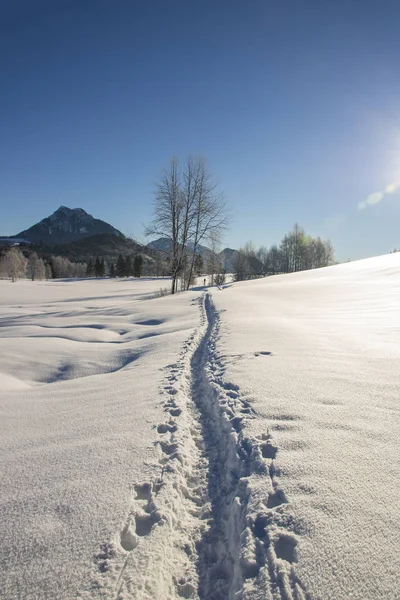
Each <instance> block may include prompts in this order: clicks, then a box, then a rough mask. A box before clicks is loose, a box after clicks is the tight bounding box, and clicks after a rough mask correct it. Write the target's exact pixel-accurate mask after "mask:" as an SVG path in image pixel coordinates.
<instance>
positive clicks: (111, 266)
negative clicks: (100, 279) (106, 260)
mask: <svg viewBox="0 0 400 600" xmlns="http://www.w3.org/2000/svg"><path fill="white" fill-rule="evenodd" d="M109 273H110V277H112V278H114V277H115V265H114V263H113V262H112V263H111V264H110V270H109Z"/></svg>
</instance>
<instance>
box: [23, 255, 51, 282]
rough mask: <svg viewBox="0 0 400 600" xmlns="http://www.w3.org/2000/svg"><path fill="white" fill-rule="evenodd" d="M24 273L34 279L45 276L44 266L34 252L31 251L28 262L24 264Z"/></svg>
mask: <svg viewBox="0 0 400 600" xmlns="http://www.w3.org/2000/svg"><path fill="white" fill-rule="evenodd" d="M26 274H27V276H28V277H30V278H31V279H32V281H35V279H45V277H46V267H45V264H44V262H43V260H42V259H41V258H39V257H38V255H37V254H36V252H32V254H31V255H30V256H29V258H28V264H27V265H26Z"/></svg>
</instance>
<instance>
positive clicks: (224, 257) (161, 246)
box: [147, 237, 237, 273]
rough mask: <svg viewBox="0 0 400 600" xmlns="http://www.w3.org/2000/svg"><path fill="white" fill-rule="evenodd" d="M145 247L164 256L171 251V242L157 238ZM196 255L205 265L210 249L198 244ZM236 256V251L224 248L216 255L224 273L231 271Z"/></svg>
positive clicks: (190, 246)
mask: <svg viewBox="0 0 400 600" xmlns="http://www.w3.org/2000/svg"><path fill="white" fill-rule="evenodd" d="M147 246H148V247H149V248H153V249H156V250H159V251H160V252H163V253H164V254H168V253H169V252H170V251H171V241H170V240H169V239H168V238H162V237H161V238H158V239H157V240H154V241H152V242H149V243H148V244H147ZM188 247H189V249H191V248H193V246H192V245H191V244H189V246H188ZM197 253H198V254H200V255H201V256H202V257H203V259H204V262H205V263H206V262H207V260H208V259H209V257H210V255H211V250H210V248H207V246H203V245H201V244H199V246H198V247H197ZM236 255H237V250H233V249H232V248H225V249H224V250H222V252H220V253H219V254H218V256H219V258H220V260H221V263H222V265H223V266H224V269H225V271H226V272H228V273H229V272H232V271H233V265H234V262H235V259H236Z"/></svg>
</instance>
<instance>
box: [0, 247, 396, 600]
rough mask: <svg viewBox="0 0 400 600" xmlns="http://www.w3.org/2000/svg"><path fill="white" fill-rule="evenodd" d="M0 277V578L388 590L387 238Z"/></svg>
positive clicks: (94, 589)
mask: <svg viewBox="0 0 400 600" xmlns="http://www.w3.org/2000/svg"><path fill="white" fill-rule="evenodd" d="M166 285H167V282H166V281H164V282H163V281H161V282H160V280H151V279H149V280H140V281H127V280H124V281H119V280H104V281H81V282H79V281H76V282H38V283H36V282H35V283H32V282H17V283H15V284H11V283H9V282H6V281H1V282H0V350H1V364H0V385H1V388H0V414H1V441H0V445H1V457H2V461H1V466H0V469H1V471H0V477H1V496H0V535H1V540H2V543H1V546H0V557H1V570H0V590H1V592H0V596H1V597H2V598H3V597H4V598H5V599H7V600H8V599H10V600H11V599H29V600H31V599H32V600H33V599H35V600H36V599H62V600H67V599H68V600H69V599H71V600H72V599H74V598H79V599H82V600H88V599H90V598H93V599H108V598H110V599H115V600H118V599H119V600H123V599H124V600H125V599H138V600H139V599H145V600H150V599H157V600H172V599H177V598H194V599H201V600H206V599H207V600H208V599H211V600H228V599H232V600H233V599H235V600H240V599H243V600H263V599H267V600H314V599H315V600H316V599H320V600H347V599H352V600H375V599H383V598H385V599H388V600H394V599H398V598H400V592H399V585H398V572H399V570H400V498H399V493H398V489H399V480H400V478H399V475H400V456H399V454H400V451H399V434H400V427H399V415H400V405H399V397H400V383H399V381H400V378H399V375H400V372H399V371H400V366H399V365H400V362H399V359H400V338H399V332H400V311H399V302H400V255H399V254H393V255H389V256H385V257H379V258H375V259H369V260H365V261H359V262H355V263H348V264H345V265H340V266H337V267H330V268H327V269H321V270H316V271H310V272H305V273H298V274H292V275H282V276H276V277H271V278H266V279H262V280H257V281H251V282H243V283H236V284H232V285H231V284H228V285H227V286H226V287H225V289H223V290H222V291H219V290H217V289H210V290H209V293H208V294H204V292H203V291H202V290H198V291H190V292H186V293H182V294H178V295H176V296H166V297H163V298H154V297H152V296H153V294H154V292H155V291H157V290H158V289H159V288H160V287H166Z"/></svg>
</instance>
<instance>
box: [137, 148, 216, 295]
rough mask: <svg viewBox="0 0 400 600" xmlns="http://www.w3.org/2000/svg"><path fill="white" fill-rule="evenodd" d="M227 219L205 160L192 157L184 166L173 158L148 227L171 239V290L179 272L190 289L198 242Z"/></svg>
mask: <svg viewBox="0 0 400 600" xmlns="http://www.w3.org/2000/svg"><path fill="white" fill-rule="evenodd" d="M226 221H227V217H226V213H225V204H224V202H223V199H222V196H221V195H220V194H218V193H216V184H215V183H214V182H213V180H212V178H211V177H210V175H209V173H208V171H207V168H206V165H205V162H204V161H203V160H201V159H193V158H192V157H189V158H188V159H187V161H186V163H185V166H184V169H183V170H182V169H180V167H179V163H178V160H177V158H173V159H172V160H171V163H170V166H169V168H168V169H166V170H165V171H164V173H163V175H162V177H161V180H160V183H159V184H158V186H157V192H156V196H155V200H154V216H153V221H152V222H151V224H150V225H149V227H148V228H147V231H146V233H147V235H158V236H161V237H163V238H166V239H167V240H168V241H169V243H170V252H169V254H170V258H171V275H172V284H171V292H172V294H174V293H175V291H176V290H177V287H178V278H179V277H180V276H184V284H185V288H186V289H189V286H190V282H191V280H192V278H193V273H194V270H195V264H196V256H197V250H198V246H199V244H200V243H201V241H202V240H205V239H208V238H209V236H210V235H211V234H212V233H213V232H215V231H217V230H219V231H221V230H222V229H223V228H224V227H225V226H226Z"/></svg>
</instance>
